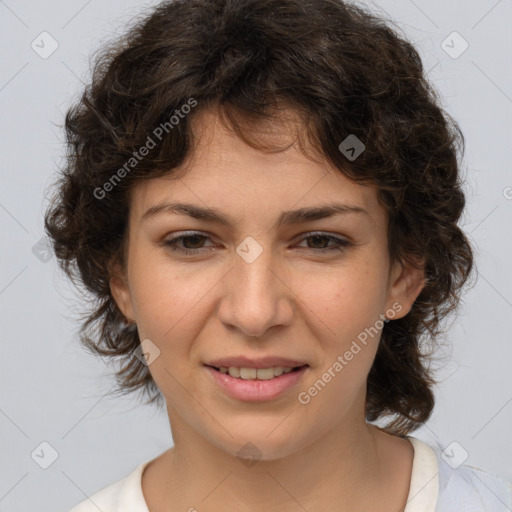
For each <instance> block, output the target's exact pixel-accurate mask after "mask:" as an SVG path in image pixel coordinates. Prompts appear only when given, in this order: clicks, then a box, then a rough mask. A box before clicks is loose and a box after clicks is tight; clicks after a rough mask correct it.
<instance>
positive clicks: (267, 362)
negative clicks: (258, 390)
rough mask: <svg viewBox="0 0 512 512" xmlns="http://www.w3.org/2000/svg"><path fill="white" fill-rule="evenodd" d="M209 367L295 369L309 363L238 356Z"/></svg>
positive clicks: (281, 358)
mask: <svg viewBox="0 0 512 512" xmlns="http://www.w3.org/2000/svg"><path fill="white" fill-rule="evenodd" d="M205 364H206V365H207V366H215V367H216V368H221V367H222V366H224V367H226V368H229V367H230V366H235V367H237V368H256V369H261V368H270V367H276V366H282V367H284V368H295V367H297V366H304V365H306V364H307V363H305V362H304V361H298V360H296V359H288V358H286V357H274V356H268V357H261V358H258V359H250V358H248V357H246V356H237V357H224V358H222V359H214V360H212V361H210V362H208V363H205Z"/></svg>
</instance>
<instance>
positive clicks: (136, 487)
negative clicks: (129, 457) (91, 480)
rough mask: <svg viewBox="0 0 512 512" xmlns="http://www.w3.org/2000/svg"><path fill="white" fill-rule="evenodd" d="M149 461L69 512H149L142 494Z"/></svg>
mask: <svg viewBox="0 0 512 512" xmlns="http://www.w3.org/2000/svg"><path fill="white" fill-rule="evenodd" d="M149 462H150V461H149V460H148V461H145V462H142V463H141V464H139V465H138V466H137V467H136V468H135V469H134V470H133V471H132V472H131V473H129V474H128V475H127V476H125V477H124V478H122V479H120V480H117V481H116V482H114V483H112V484H110V485H108V486H106V487H104V488H102V489H100V490H99V491H97V492H95V493H94V494H92V495H91V496H89V498H87V499H85V500H83V501H82V502H80V503H79V504H78V505H76V506H75V507H73V508H72V509H71V510H70V511H69V512H98V510H101V511H102V512H121V511H122V512H149V511H148V508H147V505H146V502H145V500H144V495H143V494H142V485H141V477H142V472H143V471H144V468H145V467H146V466H147V465H148V464H149Z"/></svg>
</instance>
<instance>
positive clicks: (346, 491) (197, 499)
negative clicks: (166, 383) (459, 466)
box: [148, 416, 407, 512]
mask: <svg viewBox="0 0 512 512" xmlns="http://www.w3.org/2000/svg"><path fill="white" fill-rule="evenodd" d="M180 420H181V418H179V417H178V416H173V418H172V422H171V424H172V425H173V438H174V441H175V446H174V448H172V449H171V450H169V451H168V452H165V454H164V457H163V459H162V463H163V464H161V465H160V468H159V473H160V477H159V478H160V484H158V485H157V484H156V483H155V489H156V487H158V488H159V492H160V496H161V499H160V500H156V499H155V500H153V501H152V502H151V503H149V502H148V505H149V506H150V508H151V512H160V511H162V512H164V511H167V512H168V511H169V510H170V508H169V504H173V509H174V506H176V510H178V509H180V507H179V506H178V504H180V505H181V507H182V509H183V510H192V511H193V510H194V508H197V509H198V510H199V509H201V507H203V506H206V507H207V508H208V510H210V511H221V510H225V509H226V504H229V505H230V506H236V509H237V510H240V511H242V512H253V511H254V512H255V511H260V510H262V509H264V510H276V511H277V510H279V511H280V512H288V511H290V512H292V511H296V510H298V508H297V507H298V506H300V507H301V508H303V509H306V510H319V509H322V510H339V511H347V512H348V511H349V510H354V509H355V508H356V509H360V508H361V509H363V508H364V506H369V505H371V504H373V503H375V504H376V503H378V500H379V499H381V498H382V496H383V495H384V494H383V493H384V491H382V492H380V491H379V489H383V486H385V485H389V483H390V479H389V474H388V473H389V465H388V466H386V464H385V463H384V461H383V455H384V450H383V448H382V447H383V442H384V443H385V441H384V439H383V437H382V436H386V437H388V438H390V437H392V436H389V435H388V434H385V433H383V432H382V431H380V430H379V429H377V428H376V427H373V426H371V425H368V424H367V423H366V422H365V421H362V422H361V423H360V424H357V425H356V428H354V427H352V428H350V429H349V428H347V423H348V420H346V421H345V422H344V423H342V424H340V425H338V426H337V427H336V428H333V429H331V430H330V431H327V432H326V433H325V435H323V436H320V437H317V438H316V440H315V441H314V442H312V443H311V444H309V445H306V446H304V447H302V449H300V450H297V451H295V452H293V453H292V454H289V455H287V456H284V457H279V458H276V459H273V460H268V459H265V456H263V457H262V458H260V459H258V458H256V459H255V461H253V463H249V461H247V460H245V461H243V460H242V459H240V458H239V457H237V456H236V453H234V454H230V453H228V452H226V451H225V450H224V449H221V448H219V447H218V446H216V445H213V444H212V443H210V442H209V441H208V440H207V439H205V438H204V437H202V436H200V435H199V434H198V433H197V432H196V431H194V430H191V429H189V428H188V425H186V423H185V422H183V421H180ZM184 433H185V434H186V435H183V434H184ZM241 446H242V445H241ZM155 482H156V480H155ZM162 489H163V490H164V491H163V492H164V494H165V496H164V494H162ZM395 490H396V489H395ZM406 490H407V489H405V491H406ZM403 491H404V488H402V494H404V492H403ZM388 492H389V491H388ZM151 495H152V496H156V495H157V492H156V491H155V492H154V493H151ZM403 497H404V496H401V497H400V500H401V501H402V499H403ZM406 497H407V493H405V498H406ZM319 500H321V501H319ZM148 501H149V500H148ZM178 502H179V503H178Z"/></svg>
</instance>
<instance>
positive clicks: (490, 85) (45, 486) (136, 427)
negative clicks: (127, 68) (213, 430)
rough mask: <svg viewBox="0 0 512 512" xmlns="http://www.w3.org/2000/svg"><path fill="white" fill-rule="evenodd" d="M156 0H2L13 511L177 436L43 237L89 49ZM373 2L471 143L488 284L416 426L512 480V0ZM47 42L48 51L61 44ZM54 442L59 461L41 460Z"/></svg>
mask: <svg viewBox="0 0 512 512" xmlns="http://www.w3.org/2000/svg"><path fill="white" fill-rule="evenodd" d="M156 3H157V2H154V1H153V2H142V1H140V0H128V1H127V0H122V1H121V0H115V1H113V0H109V1H102V2H100V1H99V0H89V1H84V0H72V1H70V0H67V1H63V0H61V1H56V0H48V1H45V2H36V1H35V0H25V1H21V0H18V1H16V0H8V1H0V33H1V34H2V35H1V37H2V57H1V58H2V65H1V68H0V124H1V128H2V146H3V147H2V152H1V156H2V164H1V166H0V173H1V184H2V186H1V187H0V229H1V234H2V250H1V251H0V319H1V326H2V355H3V357H2V358H1V359H0V390H1V397H0V399H1V400H0V453H1V457H0V511H2V512H5V511H11V512H15V511H22V510H30V509H32V510H38V511H40V512H46V511H50V510H51V511H56V510H62V511H65V510H69V508H71V507H72V506H73V505H75V504H76V503H78V502H79V501H82V500H83V499H85V497H86V496H87V495H90V494H92V493H93V492H95V491H97V490H99V489H100V488H102V487H104V486H106V485H108V484H110V483H112V482H114V481H115V480H118V479H120V478H122V477H124V476H126V475H127V474H128V472H129V471H132V470H133V469H134V468H135V466H136V465H137V464H139V463H140V462H142V461H143V460H147V459H150V458H153V457H155V456H157V455H158V454H159V453H161V452H162V451H164V450H165V449H167V448H168V447H169V446H170V445H171V443H172V439H171V437H170V429H169V425H168V421H167V416H166V414H165V412H158V411H157V410H156V409H154V408H150V407H147V406H140V405H138V403H137V400H136V399H135V398H136V397H125V398H117V399H112V398H109V397H106V396H105V395H106V393H107V392H108V391H109V390H111V389H112V387H113V385H114V381H113V377H112V373H113V369H112V368H111V367H107V366H106V365H105V364H104V363H103V362H102V361H101V360H96V359H94V358H93V357H92V356H90V355H88V354H87V353H86V352H85V351H84V350H83V349H82V348H81V346H80V344H79V342H78V339H77V332H78V323H77V315H78V314H79V312H80V305H81V302H80V296H79V295H78V294H77V292H76V290H75V289H74V288H73V286H72V285H70V284H69V283H68V282H67V281H66V280H65V278H64V277H63V276H62V275H61V273H60V272H59V271H58V270H57V266H56V261H55V257H51V258H50V259H49V260H48V261H46V258H45V250H44V240H43V242H42V246H40V245H38V244H40V243H41V242H40V241H41V239H42V237H43V235H44V231H43V224H42V216H43V212H44V209H45V206H46V200H45V196H44V194H45V191H46V190H47V188H48V186H49V185H50V184H51V183H52V182H53V180H54V178H55V174H54V173H55V172H56V169H57V168H58V166H59V165H60V164H61V163H62V158H63V155H64V146H63V132H62V130H61V125H62V124H63V120H64V114H65V112H66V109H67V107H68V106H69V105H70V104H71V102H72V100H73V99H74V96H75V95H76V94H77V93H79V92H80V91H81V89H82V87H83V83H82V82H86V81H87V80H88V77H89V64H88V59H89V54H90V52H91V51H92V50H94V49H96V48H98V46H99V45H100V44H101V43H102V42H104V41H107V40H108V39H110V37H111V36H113V35H117V34H120V33H122V32H123V27H124V26H125V25H126V24H127V23H129V22H130V20H131V19H132V18H133V16H136V15H137V14H139V13H140V12H142V10H143V9H144V8H145V7H146V6H150V5H154V4H156ZM368 5H369V6H371V7H372V9H374V10H375V11H376V12H381V13H383V14H386V13H388V14H387V15H389V16H390V17H391V18H392V19H393V20H395V22H396V23H397V24H398V26H399V27H400V29H401V30H402V31H403V33H404V34H405V35H406V36H407V37H408V38H409V39H410V40H412V41H413V42H414V43H415V44H416V46H417V47H418V48H419V50H420V53H421V55H422V58H423V61H424V64H425V68H426V69H427V70H429V76H430V78H431V80H432V81H433V82H434V84H435V86H436V87H437V89H438V90H439V92H440V95H441V98H442V102H443V105H444V107H445V108H446V110H447V111H448V112H449V113H450V114H451V115H453V116H454V117H455V119H456V120H458V122H459V123H460V126H461V128H462V130H463V132H464V135H465V137H466V142H467V148H466V155H465V159H464V162H463V169H464V172H465V175H466V176H467V186H466V192H467V199H468V209H467V212H466V215H465V217H464V221H463V227H464V229H465V230H466V232H467V233H468V234H469V237H470V239H471V240H472V242H473V244H474V246H475V247H476V264H477V268H478V281H477V284H476V285H475V286H474V287H473V289H472V290H470V291H469V293H468V294H467V295H466V297H465V301H464V303H463V304H462V307H461V309H460V313H459V315H458V316H456V317H452V320H451V325H450V329H449V331H448V335H447V337H446V340H445V343H447V347H448V348H447V349H445V350H444V351H441V352H440V353H439V354H440V356H443V357H445V359H444V362H443V365H444V366H443V367H442V370H440V372H439V373H438V377H439V378H440V379H441V380H442V382H441V384H440V385H439V387H438V389H437V390H436V397H437V405H436V409H435V412H434V414H433V416H432V419H431V420H430V421H429V422H428V424H427V425H426V426H425V427H424V428H422V429H420V430H418V431H416V432H414V433H413V434H412V435H414V436H416V437H419V438H421V439H424V440H427V441H428V440H430V439H434V438H435V439H438V440H439V441H440V442H441V443H442V445H443V447H447V446H450V443H452V442H454V441H455V442H457V443H458V445H451V447H452V448H453V447H455V454H456V456H457V457H460V456H461V454H463V453H464V452H462V451H461V450H465V451H467V453H468V458H467V460H466V462H465V463H466V464H469V465H473V466H477V467H480V468H482V469H485V470H486V471H489V472H491V473H494V474H498V475H501V476H503V477H505V478H507V479H509V480H512V465H511V464H510V460H512V442H511V436H510V430H511V429H510V424H511V421H512V404H511V402H512V377H511V372H510V363H511V361H512V337H511V335H510V327H509V319H510V318H511V316H512V291H511V290H512V270H511V267H510V261H511V257H510V256H511V254H512V241H511V236H510V221H511V220H512V172H511V163H510V162H511V159H510V156H509V152H510V149H511V147H512V144H511V143H512V140H511V130H510V121H511V113H512V72H511V69H512V67H511V58H510V50H511V49H512V45H511V43H512V31H511V30H510V25H511V22H512V1H511V0H500V1H496V0H485V1H483V0H478V1H476V0H472V1H467V0H464V1H462V0H457V1H450V2H447V1H441V0H430V1H429V2H428V3H427V2H420V1H419V0H416V1H412V0H383V1H378V2H373V3H368ZM43 31H46V32H48V33H49V34H50V35H51V37H52V38H53V39H55V40H56V41H57V43H58V48H57V50H56V51H55V52H54V53H53V54H51V55H50V56H49V57H48V58H42V57H41V56H40V54H38V53H36V51H34V50H33V49H32V47H31V43H32V41H34V40H35V43H34V44H39V46H40V47H41V46H42V45H43V44H42V43H41V37H45V36H40V34H41V33H42V32H43ZM453 31H456V32H458V33H459V34H460V35H461V36H462V38H464V40H466V41H467V43H468V44H469V47H468V48H467V50H466V51H465V52H464V53H462V54H461V55H460V56H458V57H457V58H453V57H452V56H450V55H449V54H448V53H447V52H446V51H445V50H444V49H443V47H442V46H441V45H442V42H443V41H444V40H445V39H446V38H447V37H448V36H449V35H450V34H452V32H453ZM457 37H458V36H453V35H452V36H450V37H449V38H448V40H447V43H448V44H449V45H450V46H451V47H452V48H451V49H449V51H451V52H452V55H455V53H459V52H460V50H461V49H462V48H463V47H462V46H461V44H463V41H462V40H461V39H457ZM44 47H45V49H47V50H48V49H49V48H51V47H50V40H49V39H46V40H45V46H44ZM40 51H42V49H41V50H40ZM454 52H455V53H454ZM34 247H36V248H35V249H34ZM46 256H48V255H46ZM50 256H51V255H50ZM450 347H452V348H451V349H450ZM43 442H46V443H49V445H50V446H51V447H49V446H47V445H42V446H41V443H43ZM52 450H55V451H56V452H57V453H58V457H57V459H56V460H55V461H54V462H53V464H52V465H51V466H49V467H48V468H47V469H43V468H42V467H40V465H41V464H42V465H44V464H45V463H49V462H50V459H51V456H52V453H53V452H52Z"/></svg>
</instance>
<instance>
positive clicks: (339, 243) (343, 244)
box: [164, 231, 353, 255]
mask: <svg viewBox="0 0 512 512" xmlns="http://www.w3.org/2000/svg"><path fill="white" fill-rule="evenodd" d="M194 236H199V237H202V238H209V239H211V238H210V237H209V236H207V235H203V234H201V233H198V232H191V233H186V234H184V235H180V236H177V237H175V238H172V239H169V240H165V241H164V245H165V246H166V247H169V249H171V251H174V252H178V253H181V254H185V255H197V254H199V253H200V252H202V251H203V250H204V249H206V250H212V249H213V247H207V248H204V247H201V248H198V249H186V248H185V249H183V248H181V247H178V246H177V244H178V243H179V242H180V241H183V240H184V239H185V238H191V237H194ZM316 236H319V237H322V238H327V239H329V240H330V241H331V240H332V241H334V242H336V245H335V246H334V247H327V248H318V249H314V248H311V247H305V249H308V250H310V251H313V252H316V251H322V252H324V253H325V252H329V253H330V252H334V251H339V252H341V251H343V250H345V249H346V248H347V247H349V246H351V245H353V244H352V243H351V242H348V241H347V240H343V239H341V238H337V237H335V236H332V235H328V234H326V233H323V232H321V231H317V232H312V233H309V234H308V236H305V237H303V238H302V239H301V241H302V240H307V239H308V238H313V237H316Z"/></svg>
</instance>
